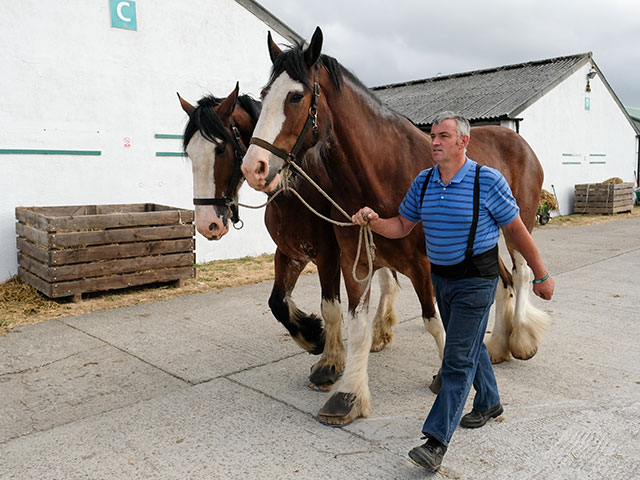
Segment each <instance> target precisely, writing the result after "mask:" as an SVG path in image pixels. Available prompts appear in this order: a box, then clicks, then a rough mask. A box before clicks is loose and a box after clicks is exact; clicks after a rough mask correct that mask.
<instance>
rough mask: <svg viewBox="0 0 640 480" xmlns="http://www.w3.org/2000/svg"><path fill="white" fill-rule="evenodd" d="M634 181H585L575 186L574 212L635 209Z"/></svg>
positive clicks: (609, 212) (610, 211)
mask: <svg viewBox="0 0 640 480" xmlns="http://www.w3.org/2000/svg"><path fill="white" fill-rule="evenodd" d="M633 195H634V192H633V183H631V182H624V183H617V184H615V183H583V184H579V185H576V186H575V192H574V202H573V212H574V213H607V214H614V213H621V212H630V211H631V210H633V200H634V198H633Z"/></svg>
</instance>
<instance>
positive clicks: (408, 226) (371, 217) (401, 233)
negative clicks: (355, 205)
mask: <svg viewBox="0 0 640 480" xmlns="http://www.w3.org/2000/svg"><path fill="white" fill-rule="evenodd" d="M365 217H366V218H365ZM351 221H353V223H357V224H358V225H366V224H367V223H368V224H369V225H370V226H371V230H373V231H374V232H375V233H377V234H379V235H382V236H383V237H387V238H403V237H406V236H407V235H409V233H410V232H411V230H413V227H415V226H416V225H417V222H411V221H409V220H407V219H406V218H404V217H403V216H402V215H396V216H395V217H391V218H380V216H379V215H378V214H377V213H376V212H374V211H373V210H372V209H371V208H369V207H364V208H361V209H360V210H358V211H357V212H356V214H355V215H353V216H352V217H351Z"/></svg>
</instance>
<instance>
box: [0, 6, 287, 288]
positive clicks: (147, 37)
mask: <svg viewBox="0 0 640 480" xmlns="http://www.w3.org/2000/svg"><path fill="white" fill-rule="evenodd" d="M112 25H115V26H112ZM269 30H270V31H271V32H272V33H273V35H274V39H275V40H276V42H278V43H283V44H291V43H293V42H295V41H298V40H300V37H299V36H298V35H297V34H296V33H295V32H293V31H292V30H291V29H289V28H288V27H286V26H285V25H284V24H283V23H282V22H280V21H279V20H278V19H277V18H275V17H274V16H273V15H271V14H270V13H269V12H267V11H266V10H264V8H262V7H261V6H260V5H259V4H257V3H256V2H253V1H250V0H237V1H233V0H180V1H174V0H154V1H152V2H142V1H137V2H136V1H132V0H131V1H121V0H101V1H80V0H67V1H64V2H50V1H39V2H2V4H1V6H0V64H1V65H2V75H0V91H2V95H1V96H0V132H1V133H0V281H2V280H6V279H7V278H9V277H10V276H12V275H14V274H15V273H16V272H17V260H16V235H15V213H14V209H15V207H16V206H47V205H91V204H113V203H158V204H164V205H171V206H177V207H184V208H193V207H192V197H193V192H192V178H191V177H192V175H191V167H190V164H189V162H188V160H187V159H186V158H185V157H184V156H182V154H181V152H182V146H181V135H182V133H183V130H184V127H185V125H186V120H187V117H186V115H185V113H184V112H183V111H182V109H181V108H180V104H179V102H178V99H177V96H176V92H177V91H178V92H180V94H181V95H182V96H183V97H184V98H185V99H187V100H189V101H191V102H192V103H196V102H197V101H198V100H199V99H200V98H201V97H202V96H203V95H205V94H214V95H216V96H218V97H225V96H227V95H228V94H229V93H231V91H232V90H233V88H234V87H235V83H236V81H238V80H239V81H240V91H241V93H249V94H252V95H253V96H254V97H255V98H258V95H259V92H260V89H261V87H262V86H263V85H264V83H266V81H267V78H268V73H269V69H270V67H271V61H270V60H269V55H268V51H267V40H266V39H267V31H269ZM264 199H265V196H264V195H262V194H259V193H257V192H254V191H253V190H251V189H249V188H248V187H243V190H242V191H241V201H243V202H244V203H252V204H259V203H263V202H264ZM263 213H264V211H263V210H258V211H254V210H250V211H249V210H243V211H242V219H243V221H244V222H245V228H244V229H243V230H241V231H231V232H230V233H229V234H228V235H227V236H226V237H225V238H223V239H222V240H221V241H219V242H207V241H206V240H204V239H203V237H201V236H200V235H196V239H197V244H196V255H197V259H198V262H203V261H208V260H212V259H219V258H234V257H242V256H246V255H256V254H260V253H263V252H272V251H273V250H274V248H275V246H274V244H273V242H272V241H271V239H270V237H269V235H268V234H267V232H266V229H265V227H264V221H263Z"/></svg>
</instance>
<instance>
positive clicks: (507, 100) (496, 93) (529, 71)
mask: <svg viewBox="0 0 640 480" xmlns="http://www.w3.org/2000/svg"><path fill="white" fill-rule="evenodd" d="M590 59H591V53H590V52H589V53H581V54H577V55H570V56H566V57H557V58H551V59H547V60H539V61H534V62H527V63H519V64H516V65H506V66H503V67H498V68H492V69H486V70H476V71H472V72H466V73H458V74H455V75H447V76H438V77H432V78H426V79H424V80H415V81H412V82H405V83H395V84H391V85H384V86H379V87H374V88H372V90H373V92H374V93H375V94H376V95H377V96H378V97H379V98H380V99H381V100H382V101H383V102H384V103H385V104H387V105H388V106H389V107H391V108H392V109H394V110H396V111H397V112H399V113H401V114H403V115H405V116H407V117H408V118H410V119H411V120H412V121H413V122H414V123H416V124H418V125H428V124H430V123H431V119H432V118H433V117H434V116H435V115H436V114H437V113H438V112H441V111H444V110H452V111H455V112H458V113H460V114H462V115H464V116H465V117H466V118H468V119H469V120H471V121H482V120H496V119H506V118H516V117H517V115H518V114H519V113H520V112H522V111H523V110H524V109H525V108H526V107H527V106H528V105H530V104H531V103H533V102H534V101H535V100H537V99H538V98H540V97H541V96H542V95H544V94H545V93H546V92H547V91H549V90H550V89H551V88H553V87H554V86H555V85H557V84H558V83H560V82H561V81H562V80H564V79H565V78H567V77H568V76H569V75H571V74H572V73H573V72H575V71H576V70H577V69H578V68H580V67H581V66H582V65H584V63H585V62H587V61H589V60H590Z"/></svg>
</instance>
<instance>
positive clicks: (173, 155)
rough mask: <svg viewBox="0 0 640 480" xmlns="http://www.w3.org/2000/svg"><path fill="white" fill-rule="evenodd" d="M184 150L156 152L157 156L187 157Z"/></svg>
mask: <svg viewBox="0 0 640 480" xmlns="http://www.w3.org/2000/svg"><path fill="white" fill-rule="evenodd" d="M186 156H187V154H186V153H184V152H156V157H186Z"/></svg>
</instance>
